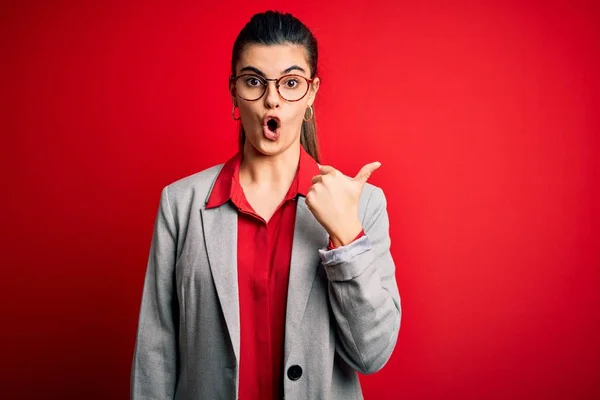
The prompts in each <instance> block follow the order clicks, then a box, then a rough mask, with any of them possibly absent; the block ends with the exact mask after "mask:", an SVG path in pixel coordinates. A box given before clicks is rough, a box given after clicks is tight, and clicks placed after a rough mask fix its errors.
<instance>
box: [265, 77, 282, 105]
mask: <svg viewBox="0 0 600 400" xmlns="http://www.w3.org/2000/svg"><path fill="white" fill-rule="evenodd" d="M265 90H266V93H265V107H266V108H279V104H280V102H281V98H280V97H279V92H278V91H277V82H273V81H269V82H268V84H267V88H266V89H265Z"/></svg>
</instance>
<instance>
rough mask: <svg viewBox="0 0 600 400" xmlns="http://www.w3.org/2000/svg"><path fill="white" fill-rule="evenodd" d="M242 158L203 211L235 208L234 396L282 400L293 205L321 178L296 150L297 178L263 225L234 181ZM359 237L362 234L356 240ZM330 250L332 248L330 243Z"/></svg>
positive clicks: (227, 170)
mask: <svg viewBox="0 0 600 400" xmlns="http://www.w3.org/2000/svg"><path fill="white" fill-rule="evenodd" d="M241 160H242V155H241V153H237V154H236V155H235V156H233V157H232V158H231V159H230V160H229V161H227V162H226V163H225V165H224V166H223V168H222V170H221V172H220V174H219V176H218V177H217V180H216V182H215V185H214V187H213V190H212V192H211V195H210V198H209V200H208V203H207V205H206V208H212V207H217V206H220V205H222V204H224V203H225V202H227V201H231V202H232V204H233V205H234V206H235V207H236V208H237V210H238V239H239V240H238V245H237V260H238V286H239V307H240V360H239V362H240V366H239V374H240V382H239V397H240V398H241V399H244V400H250V399H261V400H262V399H281V397H282V394H283V379H284V371H283V350H284V337H285V311H286V304H287V289H288V278H289V270H290V259H291V254H292V243H293V236H294V223H295V219H296V203H297V197H298V196H299V195H300V196H306V193H307V192H308V189H309V188H310V186H311V185H312V177H313V176H315V175H319V174H320V172H319V166H318V164H317V163H316V161H315V160H314V159H312V158H311V157H310V155H308V153H306V151H305V150H304V148H302V146H300V159H299V162H298V170H297V173H296V177H295V178H294V181H293V182H292V184H291V186H290V188H289V190H288V193H287V194H286V196H285V197H284V199H283V200H282V202H281V203H280V204H279V206H278V207H277V210H276V211H275V213H274V214H273V216H272V217H271V219H270V220H269V222H268V223H267V222H265V220H264V219H263V218H262V217H260V216H259V215H258V214H257V213H256V212H255V211H254V210H253V208H252V206H251V205H250V204H249V203H248V200H247V199H246V196H245V195H244V191H243V189H242V187H241V185H240V182H239V169H240V163H241ZM363 234H364V233H363V232H361V234H360V235H359V236H358V237H361V236H362V235H363ZM358 237H357V238H358ZM329 248H330V249H332V248H333V244H332V243H331V240H330V241H329ZM315 251H317V249H315ZM324 306H325V305H324Z"/></svg>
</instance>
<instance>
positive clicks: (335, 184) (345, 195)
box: [306, 162, 381, 247]
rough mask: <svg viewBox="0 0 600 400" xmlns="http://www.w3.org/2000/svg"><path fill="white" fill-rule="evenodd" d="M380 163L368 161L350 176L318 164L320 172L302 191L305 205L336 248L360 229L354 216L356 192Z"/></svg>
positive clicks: (358, 195)
mask: <svg viewBox="0 0 600 400" xmlns="http://www.w3.org/2000/svg"><path fill="white" fill-rule="evenodd" d="M380 166H381V163H379V162H372V163H369V164H367V165H365V166H363V167H362V168H361V169H360V171H359V172H358V174H357V175H356V176H355V177H353V178H352V177H349V176H346V175H344V174H342V173H341V172H340V171H338V170H337V169H335V168H333V167H331V166H328V165H322V166H320V172H321V174H320V175H316V176H314V177H313V179H312V183H313V184H312V186H311V187H310V189H309V190H308V193H307V194H306V205H307V207H308V209H309V210H310V211H311V212H312V214H313V215H314V216H315V218H316V219H317V221H319V223H320V224H321V225H322V226H323V228H325V230H326V231H327V232H328V233H329V237H330V238H331V241H332V242H333V244H334V245H335V246H336V247H339V246H344V245H346V244H349V243H351V242H352V241H353V240H354V238H355V237H356V236H357V235H358V234H359V233H360V231H361V230H362V225H361V223H360V220H359V218H358V202H359V199H360V194H361V193H362V189H363V187H364V185H365V183H366V182H367V180H368V179H369V177H370V176H371V174H372V173H373V172H374V171H375V170H376V169H377V168H379V167H380Z"/></svg>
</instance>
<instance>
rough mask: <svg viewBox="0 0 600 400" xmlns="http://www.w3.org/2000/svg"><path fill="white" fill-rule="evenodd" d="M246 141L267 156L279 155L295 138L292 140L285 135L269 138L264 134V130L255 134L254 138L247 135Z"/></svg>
mask: <svg viewBox="0 0 600 400" xmlns="http://www.w3.org/2000/svg"><path fill="white" fill-rule="evenodd" d="M246 142H247V143H246V145H251V146H252V147H253V149H254V150H255V151H256V152H258V153H260V154H263V155H265V156H276V155H279V154H281V153H283V152H285V151H286V150H287V149H289V148H290V146H291V145H292V144H293V140H292V141H290V140H289V138H286V137H285V136H284V135H281V136H279V138H278V139H277V140H269V139H267V138H265V137H264V136H263V135H262V132H261V133H260V134H259V135H255V136H254V137H253V138H252V139H250V137H249V136H248V135H247V136H246Z"/></svg>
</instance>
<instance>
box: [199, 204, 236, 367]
mask: <svg viewBox="0 0 600 400" xmlns="http://www.w3.org/2000/svg"><path fill="white" fill-rule="evenodd" d="M201 214H202V225H203V228H204V240H205V242H206V251H207V253H208V260H209V264H210V270H211V272H212V275H213V279H214V282H215V287H216V290H217V295H218V296H219V302H220V303H221V309H222V310H223V315H224V317H225V323H226V324H227V329H228V331H229V337H230V340H231V343H232V345H233V351H234V354H235V357H236V359H237V360H239V359H240V358H239V357H240V315H239V292H238V279H237V233H238V223H237V221H238V215H237V212H236V210H235V209H234V208H233V207H232V206H231V205H230V204H229V203H225V204H223V205H221V206H219V207H216V208H211V209H202V210H201Z"/></svg>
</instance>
